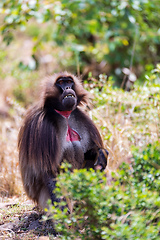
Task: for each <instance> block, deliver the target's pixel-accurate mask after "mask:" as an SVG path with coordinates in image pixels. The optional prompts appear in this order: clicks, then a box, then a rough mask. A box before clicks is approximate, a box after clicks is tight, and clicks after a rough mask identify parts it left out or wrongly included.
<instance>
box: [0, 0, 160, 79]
mask: <svg viewBox="0 0 160 240" xmlns="http://www.w3.org/2000/svg"><path fill="white" fill-rule="evenodd" d="M0 10H1V12H2V13H3V16H4V22H3V25H2V27H1V32H2V34H3V39H4V41H5V42H7V44H9V43H10V42H11V41H12V40H13V37H14V29H16V28H17V27H19V29H21V31H25V30H26V31H27V33H28V34H29V36H30V37H31V38H32V39H33V41H34V47H33V54H34V55H35V56H36V55H37V52H38V51H39V50H40V49H42V48H44V46H45V45H46V44H52V49H53V51H54V50H55V49H56V48H57V47H60V48H61V49H62V48H63V51H64V52H65V54H67V56H68V57H67V59H65V58H63V57H62V58H61V57H60V58H59V61H60V63H61V64H62V66H63V67H66V68H68V69H70V70H72V71H76V70H77V72H78V73H80V72H81V73H83V74H84V75H85V74H86V73H87V72H88V71H90V70H91V71H94V74H95V75H96V76H98V74H99V73H100V72H105V73H107V74H111V73H112V75H113V76H114V79H117V80H118V81H119V82H121V81H122V79H123V75H124V74H123V68H130V70H131V71H133V72H134V73H135V74H136V75H137V76H138V77H139V76H141V78H142V79H143V75H144V73H145V69H146V70H147V68H152V67H153V65H154V64H155V63H156V62H158V61H160V58H159V47H160V30H159V29H158V26H159V20H160V17H159V16H160V5H159V1H158V0H153V1H149V0H139V1H135V0H123V1H118V0H112V1H109V0H105V1H104V0H101V1H96V0H92V1H88V0H83V1H79V0H74V1H66V0H63V1H39V0H37V1H19V0H14V1H4V0H2V1H1V3H0ZM33 19H34V20H36V21H35V22H34V24H33V23H32V21H31V20H33ZM60 55H61V56H62V53H59V56H60ZM142 66H143V67H142Z"/></svg>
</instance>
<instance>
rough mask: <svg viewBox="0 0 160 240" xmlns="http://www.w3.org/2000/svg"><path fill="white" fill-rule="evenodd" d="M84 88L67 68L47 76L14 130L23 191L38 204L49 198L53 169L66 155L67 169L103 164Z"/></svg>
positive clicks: (101, 166)
mask: <svg viewBox="0 0 160 240" xmlns="http://www.w3.org/2000/svg"><path fill="white" fill-rule="evenodd" d="M87 101H88V92H87V91H86V90H85V89H84V88H83V87H82V84H81V82H80V80H79V79H78V78H77V77H75V76H74V75H72V74H69V73H67V72H64V73H61V74H55V75H53V76H51V77H49V78H48V79H47V80H46V82H45V84H44V86H43V89H42V94H41V96H40V100H39V102H38V103H37V104H35V105H34V106H33V107H31V108H30V109H29V110H28V112H27V114H26V116H25V118H24V123H23V126H22V127H21V129H20V132H19V139H18V147H19V162H20V171H21V175H22V181H23V185H24V189H25V191H26V193H27V195H28V196H29V197H30V198H31V199H33V200H34V201H35V202H36V203H38V204H39V205H40V206H41V207H42V208H44V207H46V202H47V200H48V199H49V198H50V199H51V200H52V203H53V204H54V201H57V198H56V196H55V194H54V193H53V190H54V188H55V183H56V180H55V177H56V175H57V172H58V169H59V167H60V165H61V163H62V162H63V160H64V159H65V160H67V161H68V162H69V163H71V164H72V168H73V169H75V168H77V169H80V168H95V169H96V168H98V169H101V170H103V169H104V168H105V167H106V164H107V155H108V152H107V150H105V149H104V147H103V143H102V139H101V137H100V134H99V132H98V130H97V128H96V126H95V125H94V123H93V122H92V120H91V119H90V118H89V117H88V116H87V115H86V113H85V112H84V111H82V110H80V108H79V106H80V105H81V104H82V103H86V104H87Z"/></svg>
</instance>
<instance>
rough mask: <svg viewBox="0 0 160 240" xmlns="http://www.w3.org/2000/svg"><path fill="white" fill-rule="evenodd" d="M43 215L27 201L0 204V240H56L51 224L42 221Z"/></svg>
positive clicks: (50, 222) (49, 221)
mask: <svg viewBox="0 0 160 240" xmlns="http://www.w3.org/2000/svg"><path fill="white" fill-rule="evenodd" d="M43 214H44V213H43V212H42V211H40V210H39V209H38V208H36V207H34V205H33V204H32V202H31V201H29V200H28V201H26V202H23V203H18V201H15V202H14V201H9V202H4V203H0V240H8V239H14V240H22V239H24V240H32V239H33V240H34V239H40V240H50V239H56V240H58V237H56V232H55V229H54V226H53V222H52V221H51V220H48V221H43V220H42V216H43Z"/></svg>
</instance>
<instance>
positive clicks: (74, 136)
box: [55, 109, 81, 142]
mask: <svg viewBox="0 0 160 240" xmlns="http://www.w3.org/2000/svg"><path fill="white" fill-rule="evenodd" d="M55 111H56V112H57V113H59V114H60V115H62V116H63V117H65V118H66V120H67V124H68V117H69V116H70V114H71V112H72V111H58V110H56V109H55ZM80 140H81V138H80V136H79V134H78V133H77V132H76V131H74V130H73V129H72V128H71V127H70V126H69V124H68V130H67V136H66V141H67V142H74V141H80Z"/></svg>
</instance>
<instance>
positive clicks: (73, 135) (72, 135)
mask: <svg viewBox="0 0 160 240" xmlns="http://www.w3.org/2000/svg"><path fill="white" fill-rule="evenodd" d="M66 140H67V142H69V141H71V142H74V141H80V136H79V134H78V133H77V132H76V131H74V130H73V129H72V128H70V126H69V125H68V131H67V136H66Z"/></svg>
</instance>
